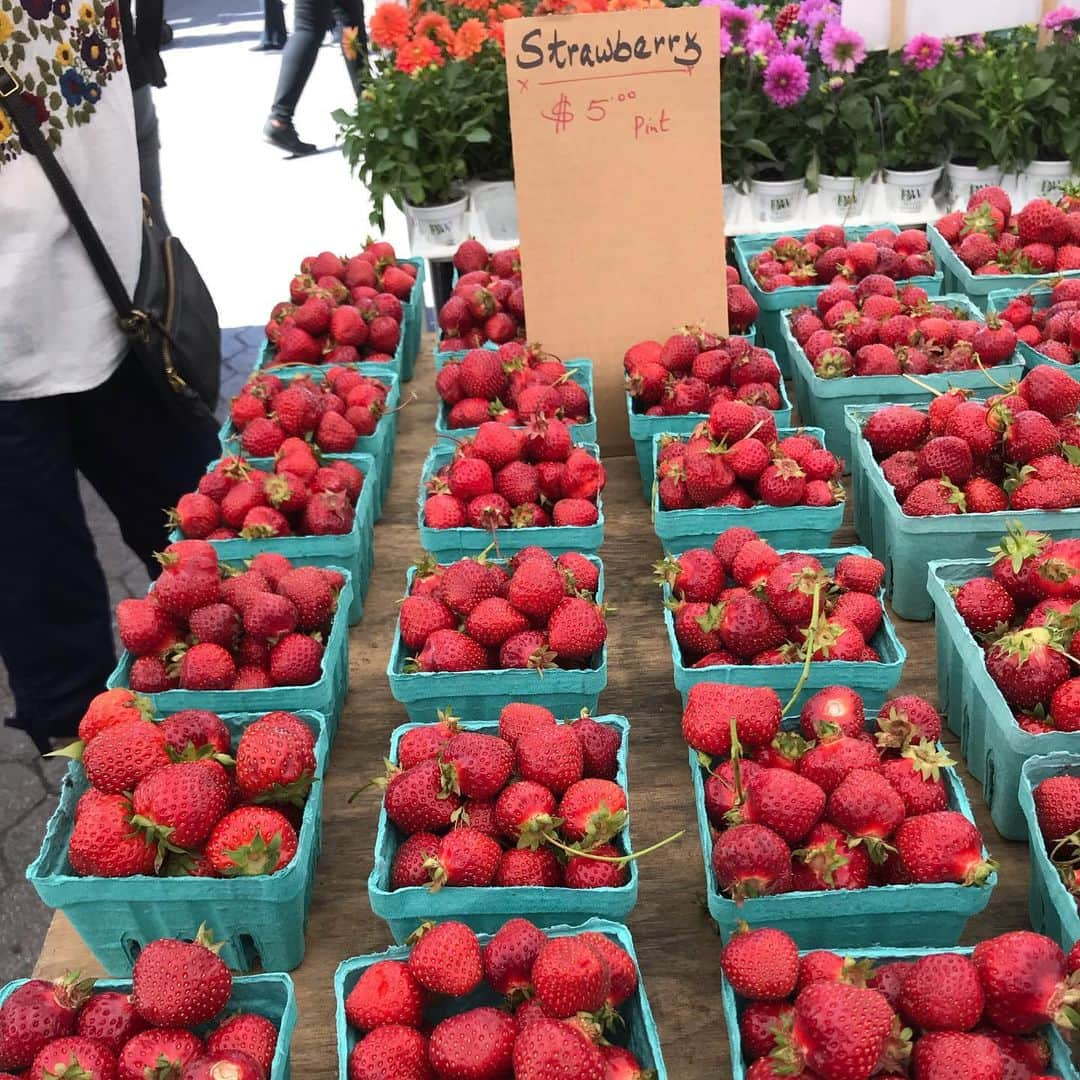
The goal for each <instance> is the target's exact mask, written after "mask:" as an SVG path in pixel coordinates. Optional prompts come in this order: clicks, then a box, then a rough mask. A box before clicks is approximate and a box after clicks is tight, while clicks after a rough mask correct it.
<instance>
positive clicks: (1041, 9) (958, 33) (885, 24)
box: [841, 0, 1057, 49]
mask: <svg viewBox="0 0 1080 1080" xmlns="http://www.w3.org/2000/svg"><path fill="white" fill-rule="evenodd" d="M1056 6H1057V3H1056V2H1049V3H1048V2H1047V0H979V2H978V3H966V4H951V5H950V4H942V3H941V0H843V6H842V13H841V20H842V22H843V23H844V25H845V26H850V27H853V28H854V29H855V30H858V31H859V33H860V34H862V36H863V37H864V38H865V39H866V43H867V47H868V48H870V49H885V48H889V49H897V48H900V47H901V46H902V45H903V44H904V43H905V42H907V41H910V40H911V38H913V37H914V36H915V35H916V34H932V35H934V36H935V37H962V36H963V35H965V34H981V33H986V32H987V31H990V30H1007V29H1008V28H1009V27H1012V26H1023V25H1024V24H1026V23H1037V22H1038V21H1039V19H1041V18H1042V17H1043V15H1045V14H1046V13H1047V11H1049V10H1051V9H1052V8H1054V7H1056Z"/></svg>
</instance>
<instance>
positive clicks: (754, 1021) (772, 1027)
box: [739, 1001, 791, 1075]
mask: <svg viewBox="0 0 1080 1080" xmlns="http://www.w3.org/2000/svg"><path fill="white" fill-rule="evenodd" d="M790 1012H791V1006H790V1005H789V1004H787V1003H786V1002H780V1001H750V1002H747V1004H746V1005H745V1006H744V1008H743V1010H742V1012H741V1013H740V1014H739V1034H740V1036H741V1037H742V1050H743V1055H744V1056H745V1057H746V1058H747V1059H749V1060H754V1059H758V1058H765V1057H766V1055H768V1054H769V1053H771V1052H772V1050H773V1049H774V1048H775V1046H776V1028H777V1026H778V1025H779V1023H780V1021H781V1020H782V1019H783V1017H784V1016H785V1015H787V1014H788V1013H790ZM748 1075H749V1074H748Z"/></svg>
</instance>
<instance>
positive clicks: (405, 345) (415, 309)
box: [398, 259, 426, 382]
mask: <svg viewBox="0 0 1080 1080" xmlns="http://www.w3.org/2000/svg"><path fill="white" fill-rule="evenodd" d="M398 262H399V263H409V264H410V265H412V266H415V267H416V284H415V285H413V287H412V292H410V293H409V299H408V300H403V301H402V303H401V306H402V308H403V311H404V318H403V319H402V321H401V381H402V382H409V381H410V380H411V379H412V377H413V371H414V370H415V368H416V358H417V357H418V356H419V355H420V339H421V338H422V337H423V334H424V323H425V321H426V316H425V309H424V275H425V271H424V260H423V259H398Z"/></svg>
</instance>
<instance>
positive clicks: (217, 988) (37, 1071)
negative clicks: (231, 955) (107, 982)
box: [0, 929, 278, 1080]
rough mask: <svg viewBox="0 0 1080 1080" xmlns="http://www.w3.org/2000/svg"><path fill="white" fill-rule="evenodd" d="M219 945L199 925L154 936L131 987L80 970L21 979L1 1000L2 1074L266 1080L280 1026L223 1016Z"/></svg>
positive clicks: (92, 1079)
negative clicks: (190, 931) (186, 934)
mask: <svg viewBox="0 0 1080 1080" xmlns="http://www.w3.org/2000/svg"><path fill="white" fill-rule="evenodd" d="M217 948H218V947H217V946H215V945H214V944H213V942H212V939H211V938H210V936H209V935H208V934H207V932H206V931H205V929H200V931H199V934H198V936H197V937H196V939H195V941H191V942H185V941H173V940H172V939H170V938H163V939H162V940H160V941H153V942H151V943H150V944H148V945H147V946H146V947H145V948H144V949H143V950H142V952H140V953H139V956H138V958H137V959H136V961H135V967H134V970H133V971H132V973H131V992H130V993H124V992H123V991H120V990H101V991H97V992H95V990H94V980H93V979H82V978H80V975H79V973H78V972H72V973H70V974H68V975H66V976H64V977H63V978H60V979H57V980H56V981H55V982H49V981H47V980H45V979H31V980H30V981H29V982H26V983H24V984H23V985H22V986H20V987H19V988H18V989H16V990H15V991H14V992H13V993H12V994H11V995H10V996H9V997H8V998H7V1000H6V1001H5V1002H4V1004H3V1005H2V1006H0V1069H7V1070H9V1071H8V1072H0V1080H15V1073H16V1072H18V1075H19V1077H23V1078H27V1080H57V1078H60V1077H69V1078H71V1080H147V1078H148V1077H172V1078H174V1080H219V1078H223V1077H228V1078H229V1080H268V1078H269V1076H270V1068H271V1065H272V1063H273V1060H274V1054H275V1052H276V1050H277V1042H278V1030H277V1027H276V1026H275V1025H274V1023H273V1022H272V1021H271V1020H269V1019H267V1018H266V1017H265V1016H260V1015H259V1014H257V1013H244V1012H232V1013H230V1014H228V1015H225V1010H226V1007H227V1005H228V1003H229V998H230V997H231V995H232V989H233V980H232V975H231V974H230V973H229V969H228V968H227V967H226V966H225V964H224V962H223V961H222V960H221V958H220V957H219V956H218V955H217ZM208 1025H209V1026H210V1030H209V1032H207V1031H206V1028H207V1026H208ZM197 1031H198V1034H197V1033H196V1032H197ZM21 1070H27V1071H25V1072H24V1071H21Z"/></svg>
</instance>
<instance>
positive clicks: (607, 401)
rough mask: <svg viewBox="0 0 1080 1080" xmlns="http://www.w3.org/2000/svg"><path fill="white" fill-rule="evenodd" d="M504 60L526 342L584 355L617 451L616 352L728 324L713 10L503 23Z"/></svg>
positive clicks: (623, 435)
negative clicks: (698, 326) (694, 328)
mask: <svg viewBox="0 0 1080 1080" xmlns="http://www.w3.org/2000/svg"><path fill="white" fill-rule="evenodd" d="M505 25H506V66H507V78H508V86H509V91H510V121H511V130H512V132H513V139H514V178H515V182H516V185H517V198H518V219H519V222H520V237H521V251H522V270H523V274H524V285H525V296H526V307H527V311H528V333H529V338H530V339H531V340H534V341H539V342H541V343H542V344H543V345H544V347H545V348H547V349H548V350H549V351H551V352H553V353H555V354H557V355H559V356H562V357H565V358H569V357H573V356H587V357H591V358H592V360H593V363H594V375H595V382H596V397H597V403H596V404H597V414H598V419H599V424H600V438H601V442H602V443H603V445H604V448H605V450H606V451H607V452H608V453H613V452H614V453H622V452H628V451H629V449H630V440H629V435H628V428H627V419H626V405H625V398H624V396H623V395H624V390H623V367H622V358H623V354H624V353H625V351H626V349H627V348H628V347H629V346H630V345H632V344H634V343H635V342H637V341H640V340H642V339H644V338H657V339H659V340H663V339H664V338H665V337H666V336H667V335H668V334H670V333H671V332H672V330H673V329H674V328H675V327H676V326H679V325H684V324H687V323H695V322H696V323H704V324H705V325H706V326H708V327H709V329H711V330H715V331H717V332H719V333H726V332H727V289H726V278H725V268H724V214H723V181H722V177H721V172H720V53H719V26H720V23H719V19H718V18H717V15H716V10H715V8H671V9H663V10H661V9H657V10H648V11H625V12H618V13H608V14H598V15H569V16H549V17H545V18H531V19H511V20H510V21H508V22H507V23H506V24H505Z"/></svg>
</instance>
